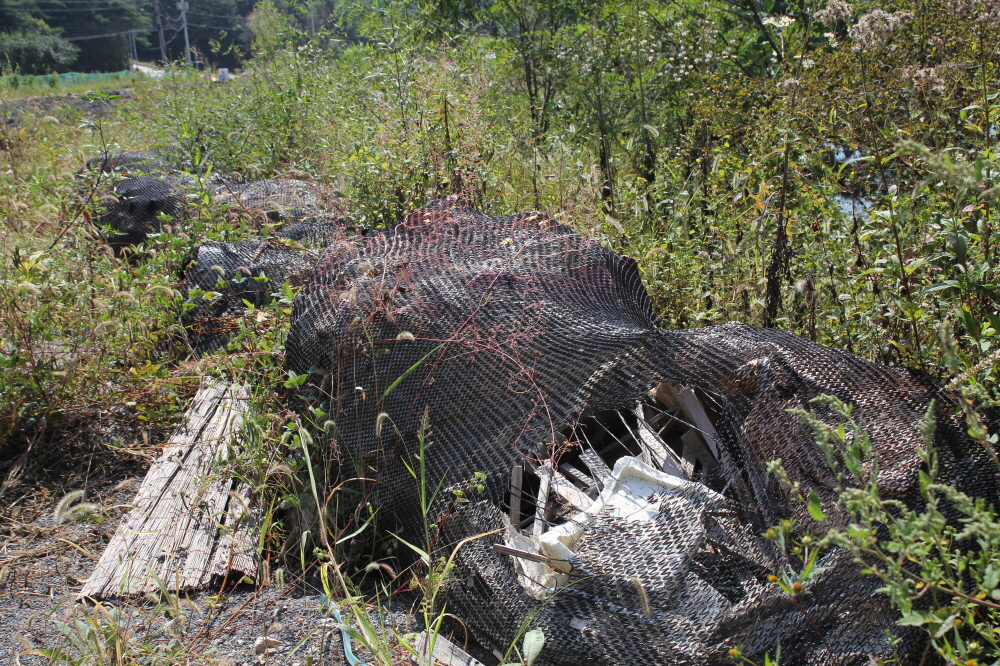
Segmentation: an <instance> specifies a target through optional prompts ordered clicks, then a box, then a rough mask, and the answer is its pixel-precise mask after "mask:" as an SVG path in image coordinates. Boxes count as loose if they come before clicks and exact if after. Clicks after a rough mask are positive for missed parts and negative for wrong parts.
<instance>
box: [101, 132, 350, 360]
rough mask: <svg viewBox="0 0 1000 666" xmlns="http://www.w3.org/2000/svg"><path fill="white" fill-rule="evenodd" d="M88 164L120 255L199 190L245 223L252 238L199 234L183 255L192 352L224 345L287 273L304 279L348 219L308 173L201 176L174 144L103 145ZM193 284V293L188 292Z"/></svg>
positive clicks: (229, 219)
mask: <svg viewBox="0 0 1000 666" xmlns="http://www.w3.org/2000/svg"><path fill="white" fill-rule="evenodd" d="M87 167H88V169H91V170H97V171H99V172H100V173H102V174H107V175H108V176H109V178H110V186H109V187H106V188H104V189H102V190H101V192H100V195H99V197H98V203H99V204H100V205H101V207H102V212H101V214H100V215H99V216H98V217H97V218H96V220H95V223H96V224H97V226H98V228H100V229H106V230H107V240H108V244H109V245H110V246H111V247H112V248H113V249H114V250H115V251H116V252H118V253H119V254H123V253H130V252H131V251H132V250H134V249H135V248H136V247H138V246H141V245H142V244H144V243H147V242H148V241H149V239H150V238H151V236H152V235H154V234H158V233H163V232H170V231H173V230H175V229H177V228H180V227H181V225H183V223H184V222H185V221H187V219H188V218H189V216H190V213H191V207H192V205H193V201H194V200H196V199H198V198H202V199H203V195H204V194H205V193H207V194H208V195H209V196H210V197H211V206H213V207H214V209H215V211H216V212H217V213H218V214H219V217H220V219H222V220H223V222H224V223H225V224H226V225H227V226H228V227H230V228H232V229H247V228H249V232H250V233H252V234H253V235H254V236H256V237H258V239H257V240H242V241H237V242H220V241H205V242H203V243H201V244H199V245H198V246H196V247H195V248H194V250H193V251H192V252H191V255H190V256H189V257H188V259H187V261H186V262H185V269H184V279H183V281H182V282H181V285H180V287H181V291H182V293H183V294H184V295H185V297H186V302H185V305H184V311H183V314H182V321H183V323H184V325H185V327H186V328H187V330H188V335H189V342H190V344H191V347H192V350H193V351H194V352H195V353H196V354H199V355H200V354H206V353H210V352H213V351H216V350H218V349H220V348H222V347H223V346H224V345H225V344H226V341H227V340H228V337H229V335H230V333H232V332H233V331H235V330H238V329H239V326H240V319H241V318H242V317H243V316H244V314H245V313H246V310H247V303H249V304H251V305H253V306H255V307H259V306H261V305H264V304H265V303H266V302H267V301H268V300H269V299H270V297H271V295H272V294H273V293H275V292H277V291H279V290H280V289H281V287H282V285H283V284H284V283H285V282H286V281H288V282H289V283H290V284H291V285H292V286H299V285H301V284H302V283H304V282H305V280H306V278H307V277H308V276H309V275H310V274H311V272H312V267H313V266H314V265H315V263H316V261H317V260H318V259H319V252H320V251H321V250H322V248H324V247H326V246H327V245H328V244H329V242H330V241H331V239H332V238H334V237H337V238H340V237H342V233H341V232H342V230H343V229H344V223H345V220H344V219H343V217H342V212H341V209H340V207H339V202H338V201H335V200H333V199H331V198H329V197H327V196H325V194H324V192H323V190H322V188H321V187H320V186H318V185H317V184H315V183H312V182H308V181H302V180H295V179H289V178H271V179H265V180H257V181H253V182H249V183H247V182H242V181H241V180H240V179H239V178H236V177H232V176H228V175H226V174H219V173H211V174H210V175H209V176H208V177H204V178H202V179H201V182H199V180H198V179H197V178H195V177H194V176H192V175H191V173H192V172H195V171H196V169H194V167H193V166H192V165H191V164H190V162H188V161H186V160H185V159H184V157H183V156H182V154H181V152H180V151H179V150H177V149H176V148H161V149H153V150H121V151H114V152H109V153H105V154H103V155H101V156H99V157H95V158H93V159H91V160H89V161H88V162H87ZM227 235H228V234H227ZM260 237H264V238H260ZM193 290H197V295H196V296H194V297H190V294H191V292H192V291H193Z"/></svg>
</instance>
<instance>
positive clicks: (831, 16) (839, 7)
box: [813, 0, 854, 41]
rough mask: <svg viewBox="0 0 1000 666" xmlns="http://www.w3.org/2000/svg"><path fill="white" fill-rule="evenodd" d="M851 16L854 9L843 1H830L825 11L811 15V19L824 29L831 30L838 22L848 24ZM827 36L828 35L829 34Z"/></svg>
mask: <svg viewBox="0 0 1000 666" xmlns="http://www.w3.org/2000/svg"><path fill="white" fill-rule="evenodd" d="M853 14H854V8H853V7H851V5H849V4H848V3H846V2H844V0H830V2H828V3H827V5H826V9H821V10H819V11H818V12H816V13H815V14H813V17H814V18H815V19H816V20H817V21H819V22H820V23H822V24H823V25H825V26H826V27H828V28H833V27H835V26H836V25H837V23H838V22H840V21H843V22H844V23H847V22H849V21H850V20H851V16H852V15H853ZM827 34H828V35H829V34H830V33H827ZM831 41H833V40H831Z"/></svg>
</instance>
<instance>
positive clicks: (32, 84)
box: [0, 69, 136, 90]
mask: <svg viewBox="0 0 1000 666" xmlns="http://www.w3.org/2000/svg"><path fill="white" fill-rule="evenodd" d="M135 76H136V73H135V72H130V71H128V70H127V69H126V70H122V71H120V72H94V73H83V72H66V73H65V74H43V75H41V76H22V75H20V74H8V75H7V76H0V88H6V89H9V90H16V89H17V88H39V87H44V86H49V87H51V88H60V87H65V86H71V85H76V84H78V83H93V84H95V85H103V84H106V83H121V84H124V83H126V82H128V81H129V79H132V78H135Z"/></svg>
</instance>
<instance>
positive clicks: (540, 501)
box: [531, 460, 552, 537]
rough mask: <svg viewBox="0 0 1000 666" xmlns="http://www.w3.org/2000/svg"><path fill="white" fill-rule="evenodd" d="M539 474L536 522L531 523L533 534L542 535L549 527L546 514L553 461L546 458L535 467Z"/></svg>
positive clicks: (536, 472)
mask: <svg viewBox="0 0 1000 666" xmlns="http://www.w3.org/2000/svg"><path fill="white" fill-rule="evenodd" d="M535 474H537V475H538V480H539V484H538V498H537V499H536V500H535V522H534V523H532V525H531V534H532V535H533V536H536V537H538V536H542V535H543V534H545V528H546V527H547V525H546V521H545V516H546V513H547V509H548V505H549V487H550V486H551V485H552V461H551V460H546V461H545V464H543V465H541V466H539V467H536V468H535Z"/></svg>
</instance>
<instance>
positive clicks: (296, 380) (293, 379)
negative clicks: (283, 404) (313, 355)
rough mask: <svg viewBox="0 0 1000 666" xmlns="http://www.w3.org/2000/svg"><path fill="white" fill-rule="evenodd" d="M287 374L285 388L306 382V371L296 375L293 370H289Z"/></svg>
mask: <svg viewBox="0 0 1000 666" xmlns="http://www.w3.org/2000/svg"><path fill="white" fill-rule="evenodd" d="M288 375H289V378H288V381H286V382H285V388H286V389H290V388H295V387H296V386H302V385H303V384H305V383H306V380H307V379H309V373H308V372H307V373H305V374H302V375H297V374H295V372H294V371H292V370H289V371H288Z"/></svg>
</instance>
